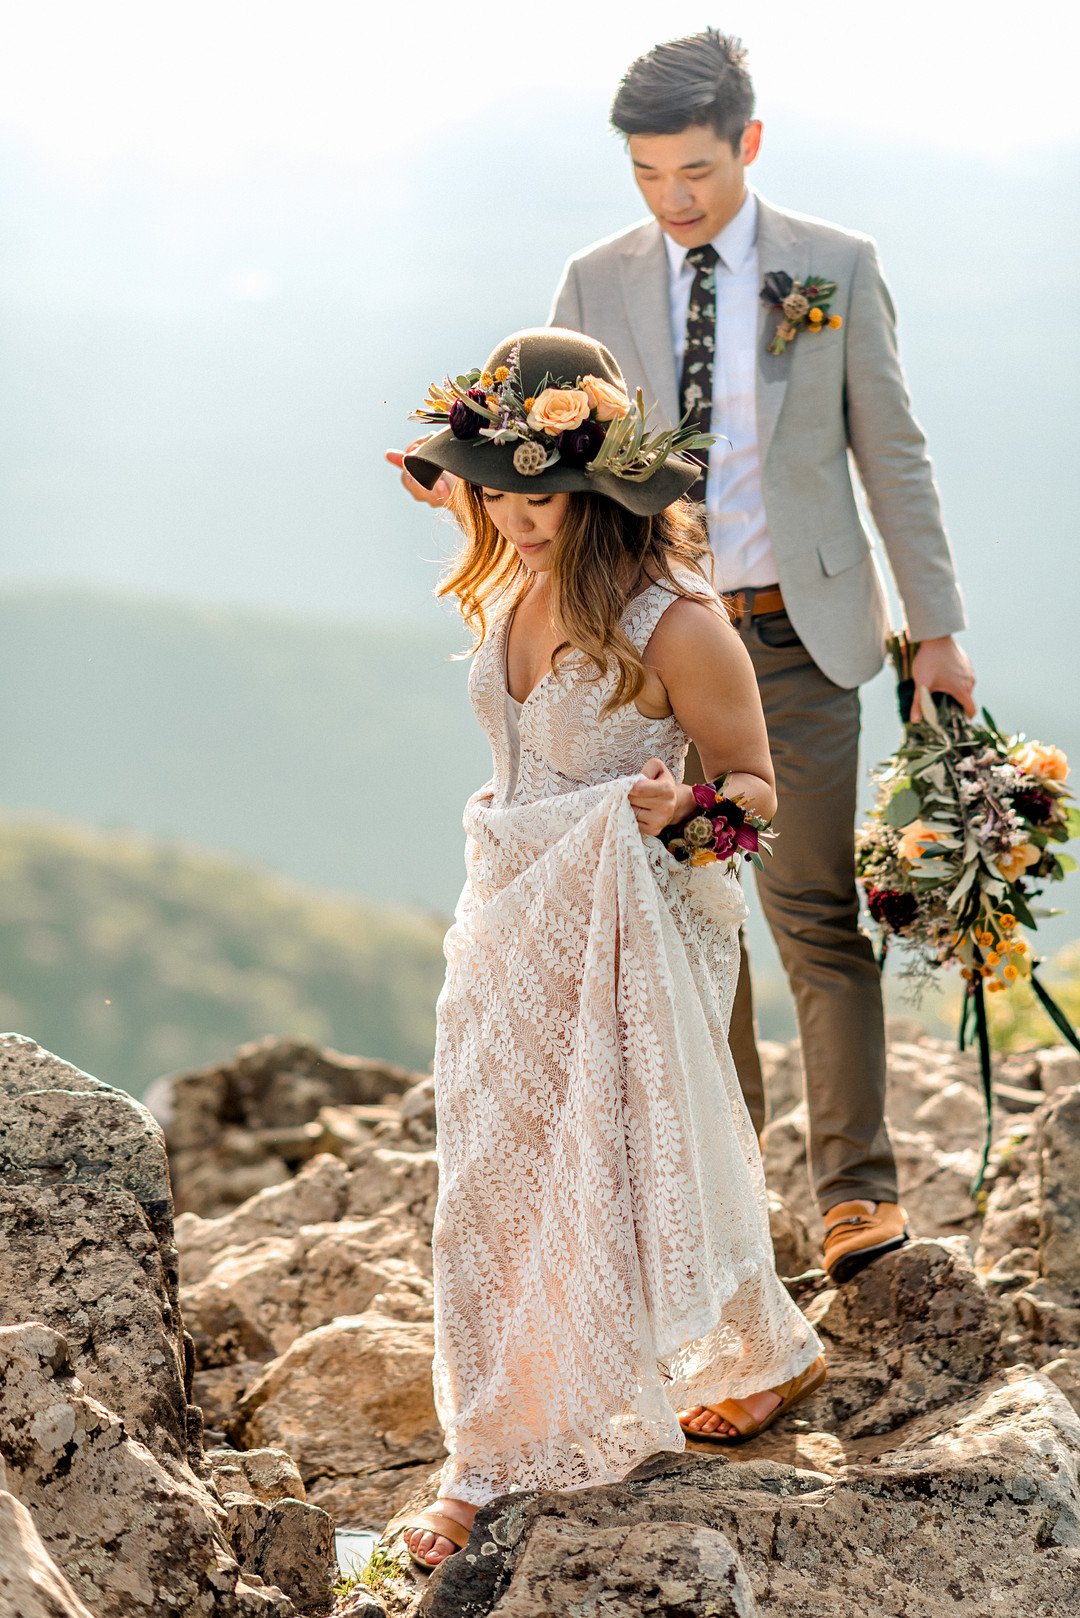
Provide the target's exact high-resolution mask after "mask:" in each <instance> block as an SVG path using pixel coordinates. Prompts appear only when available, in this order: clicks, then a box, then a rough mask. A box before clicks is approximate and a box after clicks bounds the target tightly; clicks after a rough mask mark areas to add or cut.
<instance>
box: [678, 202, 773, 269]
mask: <svg viewBox="0 0 1080 1618" xmlns="http://www.w3.org/2000/svg"><path fill="white" fill-rule="evenodd" d="M757 230H758V199H757V193H756V192H754V191H751V189H750V187H749V186H747V188H746V195H745V197H744V198H743V201H742V207H741V208H740V209H739V211H738V213H737V214H736V215H735V217H734V219H729V220H728V222H727V224H726V225H725V226H724V228H723V230H721V231H719V232H718V234H717V235H715V236H714V237H713V239H712V244H713V246H714V247H715V248H716V251H717V252H718V253H719V255H720V257H721V258H722V259H723V261H724V265H725V267H726V269H727V270H729V271H730V272H731V273H732V274H737V273H738V271H739V270H741V269H743V268H744V267H745V265H746V262H747V260H748V259H749V257H750V255H751V254H752V253H753V252H754V251H755V250H756V248H757ZM664 247H665V248H666V250H667V256H668V267H669V269H670V271H671V275H672V279H673V280H674V279H676V278H677V277H678V276H680V275H681V274H682V271H683V266H684V265H685V263H686V255H687V253H688V252H689V248H686V247H680V246H679V243H678V242H674V241H672V239H671V237H670V236H669V235H668V234H667V232H666V231H665V232H664Z"/></svg>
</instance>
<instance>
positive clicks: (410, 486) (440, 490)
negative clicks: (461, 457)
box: [386, 437, 457, 506]
mask: <svg viewBox="0 0 1080 1618" xmlns="http://www.w3.org/2000/svg"><path fill="white" fill-rule="evenodd" d="M426 442H427V439H426V437H425V438H414V439H413V441H412V443H411V444H407V445H406V447H405V448H404V449H388V450H387V451H386V459H387V460H388V461H389V462H390V465H391V466H396V467H397V469H398V471H399V472H400V473H401V487H402V488H403V489H404V490H405V491H406V493H408V494H411V495H412V497H413V499H414V500H419V501H420V502H421V504H422V505H425V506H445V504H446V502H447V501H448V500H449V498H450V496H451V494H452V493H453V489H454V484H455V483H456V481H457V479H456V478H455V477H454V476H453V474H452V473H450V472H440V473H439V476H438V478H437V479H436V482H435V486H434V488H431V489H425V488H424V485H423V484H422V483H418V482H417V480H416V479H415V478H414V477H413V475H412V473H411V472H409V471H407V470H406V467H405V457H406V455H411V454H412V452H413V450H414V449H419V448H420V445H421V444H424V443H426Z"/></svg>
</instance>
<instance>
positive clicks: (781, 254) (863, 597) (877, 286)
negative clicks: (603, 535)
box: [393, 29, 974, 1281]
mask: <svg viewBox="0 0 1080 1618" xmlns="http://www.w3.org/2000/svg"><path fill="white" fill-rule="evenodd" d="M753 113H754V93H753V87H752V84H751V81H750V76H749V73H748V71H747V67H746V55H745V52H744V50H743V48H742V46H741V44H740V42H739V41H738V40H736V39H732V38H730V37H727V36H725V35H723V34H720V33H717V32H716V31H715V30H713V29H709V30H707V31H706V32H704V33H701V34H695V35H692V36H691V37H689V38H686V39H680V40H674V41H672V42H671V43H669V44H664V45H659V46H657V47H655V48H654V49H653V50H651V51H649V52H648V53H647V54H646V55H645V56H642V57H640V58H639V59H638V60H637V61H636V62H634V63H633V64H632V65H631V67H630V68H629V70H628V71H627V73H626V75H625V77H624V78H623V81H622V83H621V84H620V86H619V89H618V92H617V94H616V96H615V100H614V103H613V105H612V110H611V122H612V124H613V126H614V128H615V129H616V131H617V132H618V133H620V134H621V135H622V136H623V137H624V138H625V140H626V144H627V149H628V152H629V157H630V161H631V163H632V165H633V171H634V178H635V180H636V182H637V184H638V187H639V189H640V190H641V193H642V196H643V197H644V199H645V202H646V204H647V206H648V208H649V211H650V213H651V214H652V216H653V218H652V220H651V221H650V222H648V223H647V224H644V225H636V226H633V227H632V228H630V229H629V230H626V231H622V232H620V233H619V234H618V235H616V236H613V237H609V238H608V239H607V240H605V241H602V242H599V243H597V244H596V245H594V246H592V247H588V248H586V249H584V250H583V251H582V252H580V253H578V254H576V255H575V256H574V257H573V258H572V259H571V260H570V261H569V263H568V264H567V266H566V269H565V271H564V274H563V278H562V282H561V284H560V286H559V289H558V292H557V294H556V297H555V304H554V307H553V309H552V314H551V321H552V324H555V325H559V326H568V327H571V328H573V329H575V330H578V331H583V332H586V333H587V334H588V335H589V336H591V337H595V338H598V339H599V340H600V341H601V342H603V343H604V344H606V346H607V347H608V348H610V349H611V350H612V352H613V353H614V354H615V356H616V357H617V359H618V361H619V363H620V365H621V367H622V369H623V372H624V374H625V376H626V379H627V382H628V383H629V385H630V387H631V388H632V389H633V388H637V387H640V388H641V389H642V391H643V393H644V395H645V399H646V402H647V403H649V402H651V401H653V400H656V401H657V406H658V408H657V415H658V416H659V415H663V416H666V417H667V419H668V421H669V422H675V421H677V420H678V419H679V418H680V417H681V416H682V415H683V414H684V413H685V412H686V411H687V410H690V411H691V412H692V413H693V415H694V416H695V417H696V418H697V419H698V421H699V422H700V424H701V427H702V429H703V430H704V431H711V432H713V433H715V434H718V435H720V436H719V437H718V439H717V442H716V443H715V444H714V446H713V449H712V451H711V453H710V455H709V457H708V464H707V466H704V467H703V469H702V479H701V480H700V483H699V486H698V489H697V491H696V493H697V494H698V497H699V498H701V499H703V500H704V502H705V509H706V514H707V519H708V526H709V535H710V539H711V543H712V549H713V553H714V556H715V560H716V573H715V582H716V584H717V587H718V589H720V590H721V591H723V592H724V593H725V594H726V595H727V597H728V601H729V609H730V610H731V611H732V615H733V619H734V622H735V623H736V625H737V627H738V629H739V632H740V634H741V636H742V638H743V641H744V643H745V645H746V647H747V650H748V651H749V653H750V656H751V659H752V660H753V664H754V667H755V670H756V673H757V677H758V684H759V688H760V691H761V697H762V702H763V705H764V709H765V717H766V720H767V722H768V727H769V739H770V743H771V746H772V753H773V761H774V764H775V768H776V784H777V793H778V796H779V800H780V809H779V812H778V814H777V820H776V824H777V829H778V830H779V831H780V833H781V835H780V836H779V838H778V839H777V842H776V844H775V848H774V853H773V855H772V857H771V859H769V860H768V861H767V862H766V868H765V871H764V872H763V873H761V874H759V877H758V890H759V893H760V896H761V901H762V906H763V908H764V911H765V915H766V919H767V920H768V922H769V926H770V928H771V930H772V933H773V936H774V938H775V939H776V942H777V945H778V947H779V951H780V955H781V959H782V961H783V964H784V967H785V969H786V972H787V975H788V979H789V981H790V984H791V988H792V992H793V995H794V999H795V1006H796V1012H797V1016H798V1024H799V1035H800V1041H801V1046H802V1057H803V1067H804V1070H805V1076H806V1094H807V1102H808V1113H809V1134H810V1140H809V1150H810V1164H811V1174H812V1178H813V1182H814V1188H815V1192H816V1195H817V1199H818V1205H819V1207H820V1210H821V1213H822V1216H823V1219H824V1224H825V1266H826V1269H827V1270H828V1271H829V1273H830V1275H831V1276H832V1277H833V1279H835V1280H837V1281H844V1280H847V1279H848V1278H849V1277H850V1276H852V1275H854V1274H855V1273H856V1272H857V1271H858V1270H859V1269H861V1268H862V1267H863V1266H864V1265H865V1264H866V1263H868V1262H870V1261H871V1260H872V1259H874V1258H876V1257H877V1256H878V1255H879V1254H881V1253H883V1252H887V1251H889V1250H890V1249H891V1248H893V1247H896V1246H898V1245H900V1244H901V1243H902V1242H903V1241H904V1240H906V1238H907V1231H906V1229H905V1224H904V1215H903V1211H902V1209H901V1208H900V1207H899V1205H898V1197H897V1183H896V1165H895V1161H894V1157H893V1153H892V1148H891V1145H890V1142H889V1137H888V1133H887V1130H886V1127H885V1121H884V1102H885V1032H884V1015H883V1010H882V1000H881V984H880V977H879V973H878V969H877V966H876V964H875V961H874V957H873V952H872V949H871V945H870V942H869V940H868V938H867V937H866V935H865V934H864V933H863V932H862V931H861V930H860V928H859V920H858V912H859V902H858V895H857V891H856V886H855V872H854V830H853V828H854V820H855V810H856V788H857V764H858V741H859V686H860V684H861V683H862V682H863V681H865V680H869V679H871V678H872V677H873V676H874V675H875V674H876V673H877V672H878V670H879V669H880V667H881V664H882V661H883V658H884V644H885V639H886V635H887V633H888V627H889V625H888V616H887V607H886V602H885V597H884V593H883V590H882V585H881V580H880V577H879V574H878V568H877V562H876V559H875V557H874V554H873V551H872V549H871V546H870V542H869V540H868V537H867V534H866V532H865V530H864V528H863V526H862V523H861V521H860V519H859V515H858V510H857V507H856V503H855V496H854V492H853V488H852V482H851V475H850V461H849V455H850V456H851V457H853V459H854V461H855V464H856V466H857V468H858V471H859V476H860V479H861V482H862V485H863V488H864V489H865V491H866V495H867V499H868V502H869V505H870V509H871V512H872V513H873V517H874V521H875V524H876V526H877V529H878V532H879V533H880V535H881V538H882V541H883V543H884V548H885V553H886V556H887V559H888V562H889V566H890V569H891V571H892V574H893V577H894V579H895V580H896V584H897V587H898V590H899V593H900V596H901V599H902V601H903V606H904V614H905V618H906V623H907V629H908V633H909V635H910V636H911V638H912V639H913V640H918V641H919V642H921V646H920V650H919V653H918V656H917V658H916V661H915V670H914V673H915V678H916V681H917V682H918V684H919V685H920V686H923V687H926V688H927V689H931V690H935V691H947V692H950V693H951V694H952V695H953V696H955V697H956V698H957V699H958V700H959V701H960V702H961V703H962V704H963V706H964V708H965V709H966V711H967V712H969V713H973V712H974V704H973V702H972V695H971V693H972V688H973V684H974V680H973V676H972V671H971V666H970V664H969V663H968V660H967V658H966V656H965V655H964V653H963V652H962V651H961V650H960V648H959V647H958V646H957V645H956V643H955V641H954V640H953V635H954V633H955V632H956V631H958V630H960V629H963V628H964V627H965V618H964V610H963V605H962V602H961V597H960V591H959V588H958V585H957V581H956V575H955V570H954V565H953V558H952V553H951V551H950V548H949V542H948V540H947V538H946V535H945V531H944V528H943V526H942V518H941V511H940V505H939V501H938V494H937V490H936V488H935V485H934V480H933V473H932V470H931V466H930V462H929V460H928V458H927V453H926V445H925V440H924V438H923V435H922V432H921V431H920V429H919V426H918V424H917V423H916V421H915V420H914V418H913V416H912V414H911V404H910V400H909V397H908V393H907V387H906V384H905V380H904V375H903V371H902V369H901V365H900V360H899V357H898V353H897V347H896V334H895V325H894V315H893V307H892V303H891V301H890V298H889V293H888V290H887V288H886V286H885V283H884V281H883V280H882V277H881V272H880V269H879V267H878V262H877V256H876V253H875V251H874V246H873V243H872V242H871V241H870V240H869V239H868V238H867V237H865V236H859V235H855V234H853V233H852V232H850V231H846V230H842V229H840V228H839V227H838V226H835V225H831V224H826V223H824V222H822V221H820V220H815V219H810V218H806V217H805V216H803V215H800V214H793V213H788V212H786V211H784V210H782V209H779V208H775V207H773V206H771V205H770V204H769V203H767V202H766V201H765V200H764V198H762V197H759V196H758V195H757V194H756V193H755V192H753V191H751V190H749V189H748V188H747V185H746V182H745V170H746V168H747V167H748V166H749V165H750V164H751V163H752V162H753V161H754V159H755V158H756V157H757V154H758V150H759V147H760V144H761V130H762V126H761V123H760V122H759V121H758V120H757V119H755V118H754V116H753ZM771 272H785V273H786V275H787V276H789V277H792V278H793V279H795V280H798V281H800V282H801V283H803V284H806V283H808V282H812V281H819V282H831V283H835V285H836V290H835V292H834V293H832V294H831V296H830V298H829V315H830V316H831V317H835V316H839V317H840V319H839V320H836V319H835V318H833V319H826V320H823V321H821V322H820V323H819V325H818V326H817V329H811V324H810V322H809V320H807V319H806V316H805V314H803V313H802V312H801V310H800V307H799V305H797V304H796V305H794V306H793V307H794V309H795V311H796V315H801V318H797V319H795V320H790V317H789V315H788V314H785V312H784V311H781V310H779V309H777V308H776V307H774V306H772V305H769V304H767V303H765V302H763V301H762V299H761V298H760V295H759V294H760V290H761V287H762V282H763V279H764V277H765V276H766V275H768V274H770V273H771ZM781 322H785V330H787V331H793V332H794V335H793V337H792V338H791V340H790V341H788V342H787V343H785V344H782V345H781V346H782V352H779V353H770V352H769V344H770V341H772V340H773V339H774V338H775V337H776V334H777V329H778V326H779V325H780V324H781ZM393 459H394V460H395V462H397V463H398V464H400V462H399V458H398V457H397V456H394V457H393ZM403 481H405V482H406V486H407V487H409V488H410V492H411V493H413V494H414V495H416V496H417V498H428V499H431V495H428V494H427V492H426V491H420V489H419V485H416V486H415V487H412V484H413V480H412V479H410V478H408V474H405V475H404V478H403ZM435 495H436V499H437V498H438V491H435ZM916 716H917V711H916ZM688 762H693V761H692V760H691V761H688ZM688 777H689V770H688ZM689 778H692V777H689ZM697 779H701V776H700V773H699V774H698V776H697ZM730 1038H731V1047H732V1052H733V1055H734V1058H735V1063H736V1066H737V1068H738V1072H739V1078H740V1081H741V1083H742V1087H743V1092H744V1095H745V1097H746V1102H747V1106H748V1108H749V1110H750V1114H751V1117H752V1118H753V1121H754V1124H755V1126H756V1127H757V1129H758V1130H759V1131H760V1130H761V1128H762V1127H763V1125H764V1122H765V1098H764V1092H763V1087H762V1079H761V1066H760V1062H759V1060H758V1055H757V1049H756V1045H755V1038H754V1020H753V1006H752V1001H751V992H750V978H749V973H748V971H747V970H746V962H745V959H744V962H743V970H742V972H741V974H740V981H739V992H738V994H737V996H736V1002H735V1009H734V1012H733V1015H732V1025H731V1034H730Z"/></svg>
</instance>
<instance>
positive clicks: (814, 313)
mask: <svg viewBox="0 0 1080 1618" xmlns="http://www.w3.org/2000/svg"><path fill="white" fill-rule="evenodd" d="M806 318H807V320H808V321H809V322H810V324H811V326H820V325H821V322H822V321H823V320H824V319H825V316H824V315H823V314H822V312H821V310H820V309H811V311H810V313H809V314H808V315H807V317H806Z"/></svg>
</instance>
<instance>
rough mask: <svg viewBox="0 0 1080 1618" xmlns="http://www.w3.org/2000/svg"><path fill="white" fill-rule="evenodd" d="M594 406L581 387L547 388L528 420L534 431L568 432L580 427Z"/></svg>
mask: <svg viewBox="0 0 1080 1618" xmlns="http://www.w3.org/2000/svg"><path fill="white" fill-rule="evenodd" d="M591 409H592V406H591V405H590V404H589V395H588V394H587V393H585V392H583V390H582V389H581V388H545V389H544V391H543V393H538V394H537V396H536V403H535V404H534V405H533V407H532V409H531V410H530V411H529V414H528V416H527V417H526V420H527V421H528V423H529V426H530V427H531V428H532V429H533V430H534V432H545V433H551V434H552V436H554V435H555V434H557V433H568V432H571V431H572V430H573V428H575V427H580V426H581V424H582V422H583V421H584V420H585V418H586V416H587V415H588V414H589V411H590V410H591Z"/></svg>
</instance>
